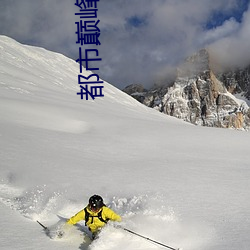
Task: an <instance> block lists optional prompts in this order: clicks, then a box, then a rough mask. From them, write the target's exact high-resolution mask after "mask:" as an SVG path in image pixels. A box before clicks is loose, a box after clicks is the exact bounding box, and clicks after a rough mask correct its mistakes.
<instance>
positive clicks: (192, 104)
mask: <svg viewBox="0 0 250 250" xmlns="http://www.w3.org/2000/svg"><path fill="white" fill-rule="evenodd" d="M211 61H212V60H211V58H210V54H209V52H208V51H207V50H205V49H203V50H200V51H199V52H198V53H196V54H194V55H192V56H190V57H189V58H187V60H186V61H185V62H184V63H183V64H182V65H180V67H179V68H178V71H177V77H176V79H175V81H174V82H173V84H172V85H171V86H170V87H169V86H164V85H162V86H160V87H159V86H156V87H153V88H152V89H151V90H149V91H145V90H143V91H140V90H138V89H136V90H135V91H133V88H132V87H133V85H131V86H128V87H127V88H125V89H124V92H126V93H128V94H130V95H132V96H133V97H134V98H135V99H137V100H138V101H140V102H142V103H144V104H145V105H147V106H149V107H153V108H155V109H157V110H159V111H160V112H163V113H165V114H168V115H171V116H174V117H177V118H180V119H182V120H184V121H187V122H190V123H193V124H196V125H203V126H209V127H222V128H236V129H246V130H248V129H249V127H250V108H249V106H248V104H247V103H249V102H250V101H249V100H248V99H247V98H248V97H249V89H250V88H249V87H250V82H249V79H250V78H249V68H246V69H244V70H235V71H226V72H224V73H221V72H217V71H216V72H215V69H214V67H213V63H212V62H211ZM236 94H237V95H236Z"/></svg>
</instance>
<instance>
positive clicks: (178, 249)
mask: <svg viewBox="0 0 250 250" xmlns="http://www.w3.org/2000/svg"><path fill="white" fill-rule="evenodd" d="M122 229H123V230H125V231H127V232H129V233H131V234H134V235H137V236H139V237H141V238H143V239H145V240H148V241H151V242H154V243H156V244H158V245H161V246H163V247H166V248H169V249H171V250H180V248H173V247H170V246H167V245H165V244H162V243H160V242H158V241H155V240H152V239H150V238H148V237H145V236H143V235H141V234H138V233H135V232H133V231H131V230H129V229H127V228H122Z"/></svg>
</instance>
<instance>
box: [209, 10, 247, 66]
mask: <svg viewBox="0 0 250 250" xmlns="http://www.w3.org/2000/svg"><path fill="white" fill-rule="evenodd" d="M237 25H238V27H237V28H236V29H233V30H232V32H231V33H228V34H227V35H226V36H224V37H222V38H221V39H217V40H215V41H214V42H213V43H211V44H210V51H211V52H212V53H213V55H214V57H215V60H216V61H217V62H218V63H219V64H222V65H224V66H225V67H235V66H240V67H241V66H242V67H244V66H246V65H249V64H250V56H249V51H250V43H249V40H250V9H248V11H246V12H245V13H244V15H243V18H242V22H241V23H238V24H237ZM225 26H226V24H225V25H223V27H221V29H223V28H225V29H227V28H226V27H225Z"/></svg>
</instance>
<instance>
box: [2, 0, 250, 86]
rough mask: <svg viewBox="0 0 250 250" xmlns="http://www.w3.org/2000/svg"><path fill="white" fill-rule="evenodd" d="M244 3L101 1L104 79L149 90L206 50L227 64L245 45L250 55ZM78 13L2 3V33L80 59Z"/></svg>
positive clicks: (45, 4)
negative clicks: (231, 53)
mask: <svg viewBox="0 0 250 250" xmlns="http://www.w3.org/2000/svg"><path fill="white" fill-rule="evenodd" d="M244 1H245V0H244ZM239 2H242V1H238V0H220V1H218V0H210V1H207V0H200V1H197V0H180V1H176V0H154V1H152V0H143V1H142V0H100V1H99V2H98V19H99V20H100V23H99V25H98V27H99V28H100V30H101V35H100V42H101V45H100V46H98V47H96V46H94V48H96V49H98V51H99V55H100V57H101V58H102V61H101V63H100V64H98V66H99V68H100V70H99V71H98V73H99V75H100V76H101V77H102V78H103V79H105V80H107V81H109V82H110V83H112V84H114V85H115V86H117V87H119V88H124V87H125V86H126V85H128V84H130V83H142V84H144V85H145V86H146V87H149V86H151V85H152V84H153V83H155V82H157V81H165V80H166V79H167V78H168V73H169V72H172V69H173V68H174V67H175V66H176V65H177V64H178V63H179V62H180V61H181V60H183V59H184V58H186V57H187V56H189V55H190V54H192V53H194V52H195V51H197V50H198V49H200V48H203V47H204V46H206V47H207V46H211V48H212V49H213V51H214V53H215V54H217V55H218V56H219V57H221V58H224V61H228V60H230V59H229V58H227V57H228V55H226V54H228V52H227V49H226V48H228V49H230V48H236V46H237V45H241V50H242V51H240V54H245V55H246V54H247V53H246V51H245V49H248V51H249V47H248V46H249V45H248V43H247V40H248V41H249V35H250V32H249V17H248V16H249V13H248V12H246V13H245V15H244V17H243V19H242V21H239V18H238V16H237V17H234V13H236V11H238V12H237V13H238V14H237V15H239V9H240V8H242V6H241V5H240V4H239ZM76 11H77V7H76V6H75V5H74V1H68V0H43V1H34V0H22V1H13V0H1V2H0V33H1V34H5V35H9V36H11V37H13V38H15V39H17V40H18V41H20V42H23V43H29V44H34V45H38V46H42V47H45V48H47V49H50V50H54V51H57V52H60V53H63V54H65V55H67V56H70V57H72V58H73V59H77V58H78V47H79V46H78V45H77V44H76V43H75V42H76V35H75V32H76V24H75V22H76V21H78V19H77V17H76V16H75V12H76ZM219 16H220V17H221V20H223V21H222V22H221V23H219V21H218V20H219V19H218V17H219ZM215 17H216V18H215ZM221 20H220V21H221ZM208 24H210V25H211V24H213V27H212V28H208ZM86 48H87V47H86ZM248 51H247V52H248ZM244 52H245V53H244ZM235 53H236V52H235Z"/></svg>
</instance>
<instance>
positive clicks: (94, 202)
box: [67, 194, 122, 239]
mask: <svg viewBox="0 0 250 250" xmlns="http://www.w3.org/2000/svg"><path fill="white" fill-rule="evenodd" d="M80 220H85V225H86V226H87V227H88V228H89V230H90V231H91V233H92V238H93V239H94V238H95V237H96V236H97V234H98V233H99V231H100V230H101V228H102V227H104V226H105V225H106V223H107V222H108V221H109V220H112V221H118V222H120V221H121V220H122V219H121V217H120V215H118V214H116V213H115V212H114V211H113V210H111V209H110V208H108V207H106V206H105V204H104V203H103V199H102V197H101V196H99V195H96V194H95V195H93V196H91V197H90V198H89V204H88V205H87V206H86V207H85V208H84V209H82V210H81V211H79V212H78V213H77V214H75V215H74V216H72V217H71V218H70V219H69V220H68V221H67V224H69V225H74V224H76V223H77V222H78V221H80Z"/></svg>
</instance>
